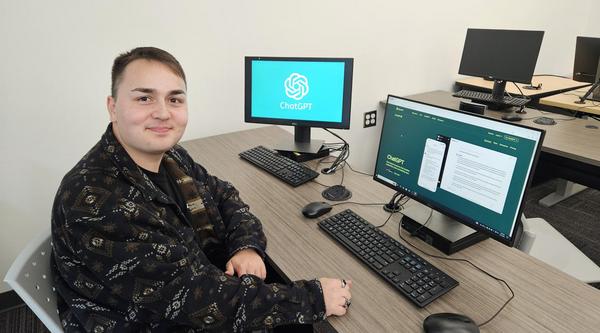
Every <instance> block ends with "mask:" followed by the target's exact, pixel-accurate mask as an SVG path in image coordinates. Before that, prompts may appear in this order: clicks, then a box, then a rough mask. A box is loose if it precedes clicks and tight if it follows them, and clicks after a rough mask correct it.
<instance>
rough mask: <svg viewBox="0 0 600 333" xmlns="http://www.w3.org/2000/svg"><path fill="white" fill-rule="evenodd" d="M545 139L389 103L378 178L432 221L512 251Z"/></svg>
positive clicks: (404, 102) (429, 108) (407, 103)
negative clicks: (439, 218) (434, 217)
mask: <svg viewBox="0 0 600 333" xmlns="http://www.w3.org/2000/svg"><path fill="white" fill-rule="evenodd" d="M543 137H544V131H543V130H539V129H535V128H530V127H526V126H522V125H516V124H514V123H508V122H504V121H501V120H495V119H491V118H487V117H485V116H481V115H477V114H473V113H464V112H461V111H456V110H451V109H446V108H442V107H438V106H433V105H429V104H425V103H422V102H417V101H413V100H409V99H405V98H401V97H396V96H391V95H390V96H388V100H387V107H386V112H385V115H384V120H383V128H382V132H381V139H380V142H379V151H378V153H377V160H376V165H375V172H374V176H373V178H374V180H375V181H377V182H379V183H382V184H384V185H386V186H388V187H391V188H392V189H394V190H396V191H398V192H400V193H402V194H404V195H406V196H408V197H410V198H412V199H414V200H416V201H418V202H420V203H422V204H424V205H426V206H428V207H430V208H432V214H433V212H434V211H437V212H438V214H439V213H441V214H443V215H444V216H445V217H448V218H450V219H453V220H454V221H456V222H458V223H459V224H463V225H466V226H469V227H471V228H472V229H475V230H478V231H481V232H483V233H485V234H487V235H489V236H491V237H492V238H494V239H496V240H498V241H500V242H502V243H504V244H507V245H512V244H513V243H514V240H515V236H516V234H517V233H516V232H515V230H516V226H517V224H518V223H520V216H521V210H522V203H523V197H524V195H525V190H526V189H527V187H528V185H529V183H530V181H531V178H532V175H533V171H534V167H535V164H536V161H537V158H538V155H539V151H540V147H541V144H542V140H543ZM448 220H449V219H448ZM420 222H421V223H422V224H423V223H425V222H426V221H425V220H423V221H420ZM471 231H472V230H471Z"/></svg>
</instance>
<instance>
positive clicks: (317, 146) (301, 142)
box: [274, 126, 329, 162]
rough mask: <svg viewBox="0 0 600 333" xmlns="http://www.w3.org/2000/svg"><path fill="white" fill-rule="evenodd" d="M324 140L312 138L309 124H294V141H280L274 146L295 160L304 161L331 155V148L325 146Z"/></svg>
mask: <svg viewBox="0 0 600 333" xmlns="http://www.w3.org/2000/svg"><path fill="white" fill-rule="evenodd" d="M324 142H325V140H311V139H310V127H309V126H294V141H290V140H285V141H280V142H278V143H277V144H275V146H274V148H275V149H276V150H277V151H279V152H280V153H281V154H283V155H285V156H287V157H289V158H291V159H293V160H296V161H298V162H303V161H308V160H313V159H316V158H320V157H325V156H327V155H329V149H324V148H323V143H324Z"/></svg>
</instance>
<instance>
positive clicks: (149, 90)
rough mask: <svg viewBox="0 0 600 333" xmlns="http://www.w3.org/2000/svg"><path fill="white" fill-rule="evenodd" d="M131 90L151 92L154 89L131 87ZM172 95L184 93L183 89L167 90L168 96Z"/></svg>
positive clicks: (153, 91) (154, 90)
mask: <svg viewBox="0 0 600 333" xmlns="http://www.w3.org/2000/svg"><path fill="white" fill-rule="evenodd" d="M131 91H139V92H142V93H145V94H153V93H155V92H156V89H152V88H135V89H131ZM172 95H185V90H182V89H175V90H171V91H169V96H172Z"/></svg>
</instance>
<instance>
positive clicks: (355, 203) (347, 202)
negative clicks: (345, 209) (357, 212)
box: [331, 201, 387, 207]
mask: <svg viewBox="0 0 600 333" xmlns="http://www.w3.org/2000/svg"><path fill="white" fill-rule="evenodd" d="M386 203H387V202H356V201H344V202H338V203H334V204H331V207H333V206H337V205H345V204H352V205H359V206H383V205H385V204H386Z"/></svg>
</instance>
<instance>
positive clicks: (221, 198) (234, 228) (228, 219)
mask: <svg viewBox="0 0 600 333" xmlns="http://www.w3.org/2000/svg"><path fill="white" fill-rule="evenodd" d="M194 166H195V170H194V173H195V175H196V177H198V178H199V179H201V180H202V181H203V182H205V183H206V185H207V187H208V190H209V192H210V193H211V195H212V196H213V199H214V200H215V202H216V204H217V206H218V209H219V212H220V214H221V217H222V219H223V222H224V224H225V226H226V228H227V236H226V246H227V252H228V255H229V257H231V256H232V255H233V254H235V253H236V252H238V251H240V250H243V249H247V248H253V249H255V250H256V251H257V252H258V254H259V255H260V256H261V257H263V258H264V257H265V249H266V246H267V239H266V237H265V234H264V233H263V230H262V225H261V223H260V220H259V219H258V218H257V217H256V216H254V215H253V214H252V213H250V211H249V209H248V205H246V204H245V203H244V202H243V201H242V199H241V198H240V196H239V192H238V191H237V190H236V189H235V187H233V185H232V184H231V183H229V182H227V181H223V180H221V179H219V178H217V177H215V176H212V175H210V174H208V172H207V171H206V169H204V167H202V166H201V165H199V164H197V163H194Z"/></svg>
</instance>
